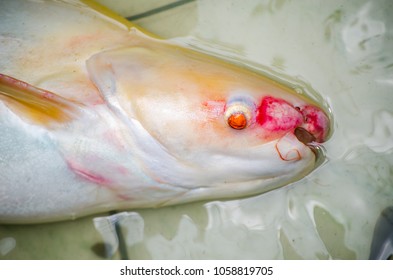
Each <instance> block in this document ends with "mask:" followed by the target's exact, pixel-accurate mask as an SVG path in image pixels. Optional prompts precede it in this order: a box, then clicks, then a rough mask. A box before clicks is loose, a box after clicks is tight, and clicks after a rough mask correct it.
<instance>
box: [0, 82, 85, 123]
mask: <svg viewBox="0 0 393 280" xmlns="http://www.w3.org/2000/svg"><path fill="white" fill-rule="evenodd" d="M0 101H2V102H4V103H5V104H6V105H7V106H8V107H9V108H10V109H11V110H12V111H14V112H15V113H16V114H17V115H18V116H20V117H22V118H24V119H27V121H29V122H31V123H34V124H39V125H45V126H47V127H50V126H52V125H55V124H60V123H66V122H70V121H72V120H73V119H74V118H75V117H76V116H77V115H78V113H79V109H78V107H79V106H78V105H77V104H74V103H72V102H70V101H68V100H66V99H64V98H62V97H61V96H58V95H56V94H55V93H52V92H49V91H46V90H44V89H40V88H37V87H35V86H32V85H30V84H28V83H26V82H23V81H20V80H17V79H15V78H12V77H10V76H7V75H3V74H0Z"/></svg>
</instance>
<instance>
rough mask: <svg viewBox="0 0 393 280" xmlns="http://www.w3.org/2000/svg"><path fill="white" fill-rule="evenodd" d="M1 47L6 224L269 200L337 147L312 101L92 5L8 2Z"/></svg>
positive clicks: (3, 8) (0, 216)
mask: <svg viewBox="0 0 393 280" xmlns="http://www.w3.org/2000/svg"><path fill="white" fill-rule="evenodd" d="M0 43H1V44H0V131H1V134H0V221H1V222H6V223H34V222H46V221H55V220H62V219H70V218H75V217H79V216H82V215H87V214H92V213H97V212H102V211H107V210H113V209H130V208H139V207H159V206H165V205H172V204H177V203H186V202H190V201H196V200H204V199H221V198H234V197H241V196H246V195H253V194H259V193H263V192H266V191H269V190H272V189H275V188H277V187H280V186H284V185H286V184H288V183H290V182H292V181H294V180H298V179H300V178H302V177H303V176H305V175H306V174H308V173H309V172H310V171H311V170H313V168H314V167H315V162H316V155H315V153H314V152H313V150H312V148H310V143H311V144H313V143H318V142H323V141H324V140H325V139H326V137H327V135H328V133H329V119H328V117H327V114H326V113H325V112H324V111H323V110H322V109H320V108H319V107H318V105H317V104H316V103H315V102H314V101H312V100H309V99H307V98H306V97H305V96H301V95H298V94H296V93H295V92H294V90H292V89H290V88H287V87H285V86H282V85H280V84H278V83H276V82H274V81H271V80H269V79H267V78H266V77H264V76H261V75H259V74H257V73H254V72H251V71H249V70H247V69H243V68H240V67H237V66H234V65H232V64H229V63H226V62H223V61H220V60H218V59H216V58H213V57H210V56H207V55H204V54H200V53H197V52H195V51H192V50H189V49H186V48H184V47H181V46H179V45H176V44H173V43H170V42H166V41H164V40H160V39H158V38H154V37H150V36H148V35H146V33H143V32H141V31H140V30H139V29H137V28H136V27H135V26H133V25H132V24H131V23H129V22H127V21H126V20H124V19H122V18H120V17H118V16H116V15H114V14H112V13H111V12H109V11H107V10H105V9H103V8H100V7H99V6H97V5H96V4H94V3H91V2H86V1H83V2H80V1H22V0H17V1H15V0H9V1H2V2H1V3H0Z"/></svg>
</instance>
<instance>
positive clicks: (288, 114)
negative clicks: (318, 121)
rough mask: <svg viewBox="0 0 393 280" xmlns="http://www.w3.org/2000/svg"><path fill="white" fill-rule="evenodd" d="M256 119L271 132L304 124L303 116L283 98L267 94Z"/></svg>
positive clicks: (286, 129)
mask: <svg viewBox="0 0 393 280" xmlns="http://www.w3.org/2000/svg"><path fill="white" fill-rule="evenodd" d="M256 121H257V123H258V124H260V125H261V126H262V127H263V128H264V129H265V130H267V131H269V132H278V133H280V132H288V131H291V130H293V129H295V128H296V127H297V126H299V125H301V124H302V121H303V116H302V114H301V113H300V112H299V111H298V110H296V109H295V108H294V107H293V106H292V105H291V104H289V103H288V102H286V101H285V100H283V99H280V98H275V97H272V96H266V97H264V98H263V99H262V101H261V103H260V105H259V107H258V109H257V117H256Z"/></svg>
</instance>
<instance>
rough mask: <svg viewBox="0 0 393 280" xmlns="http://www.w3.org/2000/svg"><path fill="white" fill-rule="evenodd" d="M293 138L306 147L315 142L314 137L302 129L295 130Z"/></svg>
mask: <svg viewBox="0 0 393 280" xmlns="http://www.w3.org/2000/svg"><path fill="white" fill-rule="evenodd" d="M295 136H296V138H297V139H298V140H299V141H300V142H302V143H303V144H305V145H307V144H308V143H311V142H314V141H315V140H316V138H315V136H314V135H312V134H311V133H310V132H308V131H307V130H306V129H304V128H303V127H297V128H295Z"/></svg>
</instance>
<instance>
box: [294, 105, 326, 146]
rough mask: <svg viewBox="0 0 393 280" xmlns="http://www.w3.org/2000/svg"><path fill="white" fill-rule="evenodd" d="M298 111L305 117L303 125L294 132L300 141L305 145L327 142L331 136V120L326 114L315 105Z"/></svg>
mask: <svg viewBox="0 0 393 280" xmlns="http://www.w3.org/2000/svg"><path fill="white" fill-rule="evenodd" d="M298 110H299V112H300V113H301V114H302V116H303V123H302V125H301V126H299V127H297V128H296V129H295V131H294V133H295V135H296V137H297V138H298V139H299V141H301V142H303V143H304V144H308V143H311V142H318V143H322V142H325V141H326V138H327V136H328V134H329V118H328V116H327V115H326V113H325V112H324V111H323V110H322V109H320V108H318V107H316V106H313V105H306V106H304V107H303V108H299V109H298Z"/></svg>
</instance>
